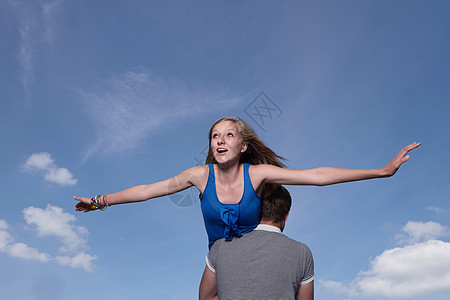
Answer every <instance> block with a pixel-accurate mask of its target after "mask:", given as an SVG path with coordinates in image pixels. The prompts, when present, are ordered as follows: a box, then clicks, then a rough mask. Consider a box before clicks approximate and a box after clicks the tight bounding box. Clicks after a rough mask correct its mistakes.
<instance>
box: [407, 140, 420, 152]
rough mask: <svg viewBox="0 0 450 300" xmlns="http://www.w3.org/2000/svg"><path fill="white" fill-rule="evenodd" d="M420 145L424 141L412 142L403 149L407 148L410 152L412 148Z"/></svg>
mask: <svg viewBox="0 0 450 300" xmlns="http://www.w3.org/2000/svg"><path fill="white" fill-rule="evenodd" d="M420 145H422V143H417V142H414V143H412V144H410V145H408V146H406V147H405V148H403V149H404V150H406V152H409V151H411V150H413V149H415V148H417V147H419V146H420Z"/></svg>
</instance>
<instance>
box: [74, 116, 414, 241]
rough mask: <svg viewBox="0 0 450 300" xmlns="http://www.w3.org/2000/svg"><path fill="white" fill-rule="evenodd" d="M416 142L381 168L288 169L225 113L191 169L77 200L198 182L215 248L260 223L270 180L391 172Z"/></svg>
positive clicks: (107, 201) (136, 198)
mask: <svg viewBox="0 0 450 300" xmlns="http://www.w3.org/2000/svg"><path fill="white" fill-rule="evenodd" d="M418 146H420V143H412V144H411V145H409V146H406V147H404V148H403V149H402V150H401V151H400V153H399V154H398V155H397V156H395V157H394V159H393V160H392V161H391V162H389V163H388V164H387V165H386V166H384V167H382V168H380V169H342V168H331V167H321V168H316V169H309V170H293V169H285V168H283V164H282V163H281V160H282V157H280V156H278V155H276V154H275V153H274V152H273V151H272V150H270V149H269V148H268V147H267V146H266V145H265V144H264V143H263V142H262V141H261V140H260V139H259V138H258V136H257V135H256V134H255V132H254V131H253V130H252V129H251V128H250V127H249V126H248V125H247V124H246V123H245V122H244V121H243V120H241V119H239V118H235V117H224V118H221V119H219V120H218V121H216V122H215V123H214V124H213V126H212V127H211V129H210V132H209V152H208V156H207V158H206V165H204V166H196V167H193V168H190V169H187V170H186V171H184V172H182V173H180V174H178V175H176V176H174V177H173V178H170V179H167V180H164V181H160V182H156V183H153V184H149V185H139V186H135V187H132V188H129V189H126V190H123V191H120V192H117V193H114V194H108V195H104V196H97V197H94V198H83V197H74V199H75V200H78V201H80V202H79V203H78V204H77V205H76V210H77V211H84V212H88V211H91V210H95V209H99V208H103V207H105V206H107V205H115V204H122V203H130V202H140V201H145V200H149V199H152V198H156V197H161V196H166V195H170V194H173V193H177V192H179V191H182V190H184V189H187V188H189V187H192V186H195V187H196V188H197V189H198V190H199V191H200V193H201V197H200V198H201V209H202V212H203V218H204V221H205V227H206V231H207V233H208V238H209V247H211V246H212V244H213V243H214V241H216V240H217V239H219V238H222V237H225V238H227V239H231V238H232V236H233V235H236V236H240V235H241V234H242V233H246V232H249V231H252V230H253V229H254V228H255V227H256V226H257V225H258V223H259V215H260V209H261V203H260V197H261V194H262V193H263V190H265V189H268V188H270V186H271V185H272V184H283V185H317V186H324V185H330V184H336V183H341V182H349V181H357V180H365V179H371V178H381V177H390V176H392V175H394V174H395V173H396V172H397V170H398V168H399V167H400V166H401V165H402V164H403V163H404V162H406V161H407V160H408V159H409V155H408V152H409V151H411V150H413V149H415V148H417V147H418Z"/></svg>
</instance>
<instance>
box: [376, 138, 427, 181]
mask: <svg viewBox="0 0 450 300" xmlns="http://www.w3.org/2000/svg"><path fill="white" fill-rule="evenodd" d="M421 144H422V143H412V144H411V145H408V146H406V147H404V148H403V149H402V150H401V151H400V153H399V154H397V156H396V157H394V159H393V160H391V162H390V163H388V164H387V165H386V166H385V167H384V168H383V171H384V174H385V176H386V177H390V176H392V175H394V174H395V173H396V172H397V170H398V169H399V168H400V166H401V165H402V164H403V163H404V162H406V161H407V160H408V159H409V155H408V152H409V151H411V150H413V149H415V148H417V147H419V146H420V145H421Z"/></svg>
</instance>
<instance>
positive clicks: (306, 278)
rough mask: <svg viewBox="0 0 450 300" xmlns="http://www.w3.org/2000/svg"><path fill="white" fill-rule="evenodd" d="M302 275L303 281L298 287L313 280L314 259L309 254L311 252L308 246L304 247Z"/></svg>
mask: <svg viewBox="0 0 450 300" xmlns="http://www.w3.org/2000/svg"><path fill="white" fill-rule="evenodd" d="M304 246H305V247H304V253H305V256H304V268H303V270H304V273H303V280H302V282H301V283H300V285H304V284H307V283H310V282H311V281H313V280H314V259H313V256H312V253H311V250H310V249H309V247H308V246H306V245H304Z"/></svg>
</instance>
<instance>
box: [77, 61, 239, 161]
mask: <svg viewBox="0 0 450 300" xmlns="http://www.w3.org/2000/svg"><path fill="white" fill-rule="evenodd" d="M80 93H81V95H82V97H83V99H84V102H85V103H86V106H87V108H88V110H87V111H88V113H89V114H90V115H91V117H92V118H93V120H94V123H95V125H96V129H97V132H98V139H97V142H96V143H94V144H93V146H92V147H91V148H90V149H89V150H88V153H87V155H86V157H89V156H90V155H92V154H93V153H95V152H97V151H101V152H117V151H123V150H127V149H132V148H135V147H136V146H137V145H138V144H139V143H140V142H141V141H142V140H143V139H144V138H145V137H146V136H148V134H149V133H151V132H155V131H156V130H158V129H160V128H161V126H163V125H165V124H169V123H173V122H175V121H177V120H180V119H183V118H187V117H192V116H195V115H197V114H199V113H202V112H206V111H208V110H210V109H215V110H218V109H226V108H230V107H234V106H235V105H236V104H238V103H240V101H241V99H240V98H238V97H235V96H232V95H230V93H229V92H228V91H226V90H225V89H223V88H221V87H216V88H208V89H207V88H203V87H199V86H195V85H192V84H190V85H187V84H185V83H183V82H179V81H177V80H174V79H170V80H167V79H163V78H161V77H158V76H155V75H154V74H152V73H151V72H150V71H148V70H140V71H128V72H125V73H122V74H118V75H116V76H114V77H113V78H110V79H109V80H108V81H106V82H105V83H104V84H103V86H101V87H99V88H98V90H97V91H94V92H85V91H81V92H80Z"/></svg>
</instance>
